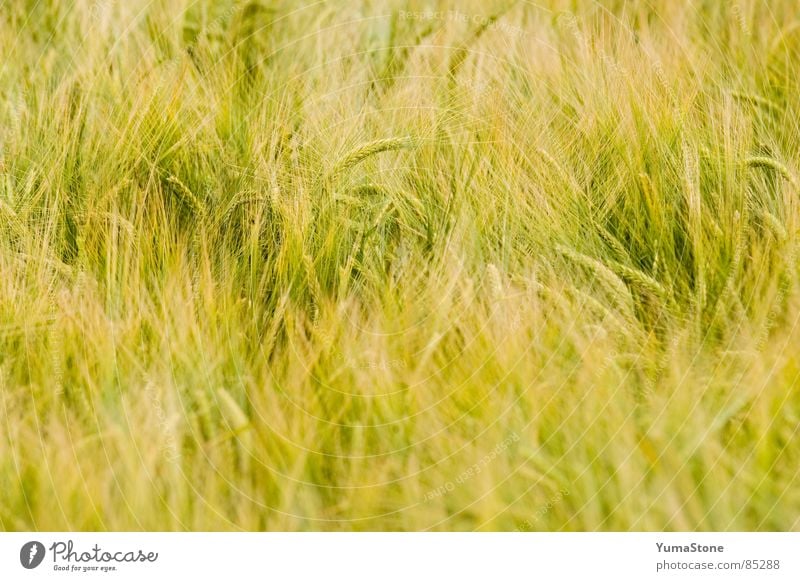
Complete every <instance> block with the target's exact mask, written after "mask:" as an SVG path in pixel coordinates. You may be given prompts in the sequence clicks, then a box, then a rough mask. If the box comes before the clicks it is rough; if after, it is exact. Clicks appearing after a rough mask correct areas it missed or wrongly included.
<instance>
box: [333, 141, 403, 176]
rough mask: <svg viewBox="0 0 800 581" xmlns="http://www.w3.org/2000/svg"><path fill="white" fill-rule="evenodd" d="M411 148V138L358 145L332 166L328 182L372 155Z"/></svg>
mask: <svg viewBox="0 0 800 581" xmlns="http://www.w3.org/2000/svg"><path fill="white" fill-rule="evenodd" d="M413 146H414V140H413V139H412V138H411V137H390V138H388V139H378V140H376V141H370V142H369V143H365V144H364V145H360V146H359V147H356V148H355V149H353V150H351V151H349V152H348V153H347V154H346V155H345V156H344V157H342V158H341V159H340V160H339V161H338V162H337V163H336V165H334V166H333V169H332V170H331V171H330V172H329V174H328V181H332V180H334V179H336V177H338V176H339V175H341V174H343V173H346V172H347V171H348V170H350V169H352V168H353V167H355V166H356V165H358V164H359V163H361V162H362V161H364V160H365V159H367V158H369V157H372V156H373V155H377V154H379V153H383V152H384V151H396V150H398V149H407V148H409V147H413Z"/></svg>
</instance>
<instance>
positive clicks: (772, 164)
mask: <svg viewBox="0 0 800 581" xmlns="http://www.w3.org/2000/svg"><path fill="white" fill-rule="evenodd" d="M744 162H745V164H746V165H747V166H748V167H760V168H768V169H771V170H773V171H775V172H777V173H779V174H780V175H781V176H782V177H783V178H784V179H785V180H786V181H787V182H789V183H790V184H792V185H793V186H796V185H797V180H796V179H795V177H794V175H793V174H792V172H791V171H790V170H789V168H788V167H786V166H785V165H784V164H782V163H781V162H779V161H778V160H777V159H773V158H771V157H766V156H753V157H748V158H747V159H745V160H744Z"/></svg>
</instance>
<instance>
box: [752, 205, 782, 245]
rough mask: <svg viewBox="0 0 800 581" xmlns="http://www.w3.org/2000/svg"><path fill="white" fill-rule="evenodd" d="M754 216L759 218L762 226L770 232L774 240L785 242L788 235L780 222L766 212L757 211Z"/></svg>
mask: <svg viewBox="0 0 800 581" xmlns="http://www.w3.org/2000/svg"><path fill="white" fill-rule="evenodd" d="M756 215H757V216H758V217H759V218H761V221H762V222H764V225H765V226H766V227H767V228H768V229H769V231H770V232H772V234H773V235H774V236H775V238H777V239H778V240H786V237H787V235H788V234H787V232H786V228H784V227H783V224H781V221H780V220H778V219H777V218H776V217H775V215H774V214H772V213H771V212H767V211H766V210H757V211H756Z"/></svg>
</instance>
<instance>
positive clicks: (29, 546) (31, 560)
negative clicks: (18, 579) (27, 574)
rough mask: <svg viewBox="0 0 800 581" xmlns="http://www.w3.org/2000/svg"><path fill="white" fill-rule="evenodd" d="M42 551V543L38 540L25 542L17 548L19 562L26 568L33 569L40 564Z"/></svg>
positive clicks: (42, 557)
mask: <svg viewBox="0 0 800 581" xmlns="http://www.w3.org/2000/svg"><path fill="white" fill-rule="evenodd" d="M44 553H45V550H44V545H43V544H42V543H40V542H39V541H31V542H29V543H25V544H24V545H22V548H21V549H20V550H19V562H20V563H22V566H23V567H25V568H26V569H35V568H36V567H38V566H39V565H41V563H42V560H43V559H44Z"/></svg>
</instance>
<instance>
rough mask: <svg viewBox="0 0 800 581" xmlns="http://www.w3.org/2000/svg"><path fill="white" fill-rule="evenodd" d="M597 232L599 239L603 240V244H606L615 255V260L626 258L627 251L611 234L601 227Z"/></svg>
mask: <svg viewBox="0 0 800 581" xmlns="http://www.w3.org/2000/svg"><path fill="white" fill-rule="evenodd" d="M597 232H598V233H599V234H600V238H602V239H603V242H605V243H606V244H608V246H609V247H610V248H611V250H612V251H613V252H614V254H616V255H617V258H619V259H623V258H625V257H627V256H628V250H627V249H626V248H625V247H624V246H623V245H622V243H621V242H620V241H619V240H617V237H616V236H614V235H613V234H611V232H609V231H608V230H606V229H605V228H603V227H602V226H598V227H597Z"/></svg>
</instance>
